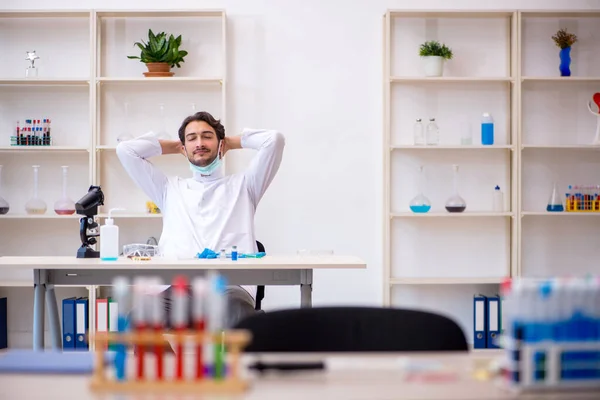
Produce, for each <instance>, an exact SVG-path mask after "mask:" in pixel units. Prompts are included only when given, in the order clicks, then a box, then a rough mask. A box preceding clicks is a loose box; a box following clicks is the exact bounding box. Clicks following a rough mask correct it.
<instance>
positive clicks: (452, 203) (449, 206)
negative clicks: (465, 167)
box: [446, 164, 467, 213]
mask: <svg viewBox="0 0 600 400" xmlns="http://www.w3.org/2000/svg"><path fill="white" fill-rule="evenodd" d="M452 169H453V170H454V194H453V195H452V196H450V197H449V198H448V200H446V210H447V211H448V212H456V213H459V212H463V211H465V209H466V208H467V203H466V202H465V200H464V199H463V198H462V197H460V195H459V194H458V165H457V164H454V165H452Z"/></svg>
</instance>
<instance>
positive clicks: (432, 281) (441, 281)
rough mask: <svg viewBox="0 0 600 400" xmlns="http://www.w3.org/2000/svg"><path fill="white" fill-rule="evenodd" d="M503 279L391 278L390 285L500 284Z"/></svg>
mask: <svg viewBox="0 0 600 400" xmlns="http://www.w3.org/2000/svg"><path fill="white" fill-rule="evenodd" d="M505 279H506V278H505V277H492V278H488V277H480V278H477V277H476V278H468V277H467V278H392V279H390V285H477V284H500V283H502V282H504V280H505Z"/></svg>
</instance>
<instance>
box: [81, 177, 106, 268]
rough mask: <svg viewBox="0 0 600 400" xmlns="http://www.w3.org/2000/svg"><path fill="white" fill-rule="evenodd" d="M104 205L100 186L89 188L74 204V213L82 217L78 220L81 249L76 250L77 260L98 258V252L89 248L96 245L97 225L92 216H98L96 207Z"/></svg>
mask: <svg viewBox="0 0 600 400" xmlns="http://www.w3.org/2000/svg"><path fill="white" fill-rule="evenodd" d="M102 205H104V193H102V190H101V189H100V186H90V188H89V189H88V192H87V194H86V195H85V196H83V197H82V198H81V200H79V201H78V202H77V203H75V211H76V212H77V214H79V215H83V217H82V218H81V219H80V220H79V236H80V237H81V247H80V248H79V250H77V258H100V252H99V251H97V250H94V249H92V248H91V247H90V246H91V245H94V244H96V243H97V241H96V237H97V236H100V234H99V233H98V229H97V228H98V223H97V222H96V221H95V220H94V216H96V215H98V206H102Z"/></svg>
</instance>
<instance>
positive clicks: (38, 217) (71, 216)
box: [0, 208, 81, 219]
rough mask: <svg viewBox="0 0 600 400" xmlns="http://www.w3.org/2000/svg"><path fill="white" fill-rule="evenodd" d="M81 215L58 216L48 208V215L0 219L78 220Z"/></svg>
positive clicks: (17, 215)
mask: <svg viewBox="0 0 600 400" xmlns="http://www.w3.org/2000/svg"><path fill="white" fill-rule="evenodd" d="M78 218H81V215H78V214H71V215H58V214H55V213H54V210H51V209H50V208H48V210H47V211H46V214H31V215H30V214H11V213H10V211H9V213H8V214H4V215H0V219H78Z"/></svg>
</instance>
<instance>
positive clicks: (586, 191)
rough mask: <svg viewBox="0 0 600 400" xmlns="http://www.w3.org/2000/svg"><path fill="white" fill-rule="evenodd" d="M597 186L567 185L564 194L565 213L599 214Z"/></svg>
mask: <svg viewBox="0 0 600 400" xmlns="http://www.w3.org/2000/svg"><path fill="white" fill-rule="evenodd" d="M599 194H600V186H599V185H575V186H571V185H569V191H568V192H567V193H566V199H565V211H568V212H599V211H600V197H599Z"/></svg>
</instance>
